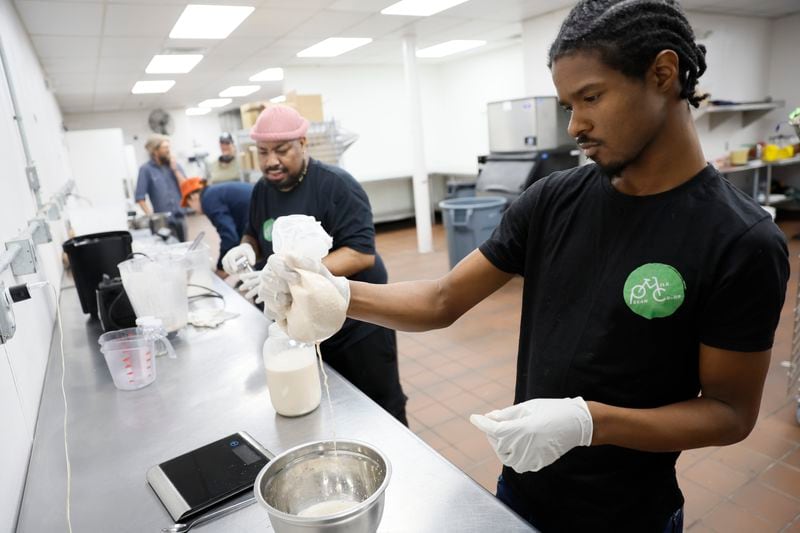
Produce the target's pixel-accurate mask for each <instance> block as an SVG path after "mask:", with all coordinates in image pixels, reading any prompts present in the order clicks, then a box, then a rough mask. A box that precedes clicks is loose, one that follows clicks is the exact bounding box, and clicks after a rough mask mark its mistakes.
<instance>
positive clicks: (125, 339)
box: [97, 317, 176, 359]
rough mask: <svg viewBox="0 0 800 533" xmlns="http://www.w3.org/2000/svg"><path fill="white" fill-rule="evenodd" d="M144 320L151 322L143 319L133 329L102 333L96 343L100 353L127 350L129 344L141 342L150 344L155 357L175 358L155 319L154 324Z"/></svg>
mask: <svg viewBox="0 0 800 533" xmlns="http://www.w3.org/2000/svg"><path fill="white" fill-rule="evenodd" d="M144 320H151V321H152V320H153V319H152V318H150V317H147V318H145V319H141V318H140V319H138V320H137V322H139V321H143V322H142V325H140V326H137V327H135V328H125V329H120V330H117V331H109V332H108V333H103V334H102V335H100V338H98V339H97V342H98V343H100V351H104V350H105V351H108V350H120V349H124V348H128V347H129V346H130V345H131V343H141V342H143V341H145V342H150V344H151V346H150V348H151V349H154V350H155V354H156V355H162V354H163V353H166V354H167V355H168V356H169V357H170V358H171V359H174V358H175V357H176V355H175V350H174V348H173V347H172V344H171V343H170V342H169V340H168V339H167V336H166V332H165V331H164V329H163V328H162V327H161V322H160V320H158V319H155V320H156V321H157V322H156V323H155V324H153V323H148V322H144Z"/></svg>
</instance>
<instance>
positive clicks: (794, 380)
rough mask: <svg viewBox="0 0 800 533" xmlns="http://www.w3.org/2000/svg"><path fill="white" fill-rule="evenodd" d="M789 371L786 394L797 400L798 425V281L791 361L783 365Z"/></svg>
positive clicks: (799, 345)
mask: <svg viewBox="0 0 800 533" xmlns="http://www.w3.org/2000/svg"><path fill="white" fill-rule="evenodd" d="M784 366H786V367H787V368H788V369H789V370H788V372H787V374H788V376H789V382H788V383H787V388H786V394H794V395H795V398H796V400H797V411H795V418H796V419H797V423H798V424H800V281H798V287H797V295H796V296H795V301H794V328H793V330H792V353H791V359H790V360H789V361H786V362H785V363H784Z"/></svg>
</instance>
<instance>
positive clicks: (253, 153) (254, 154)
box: [247, 144, 258, 170]
mask: <svg viewBox="0 0 800 533" xmlns="http://www.w3.org/2000/svg"><path fill="white" fill-rule="evenodd" d="M247 152H248V153H249V154H250V170H258V148H257V147H256V145H254V144H251V145H250V146H248V147H247Z"/></svg>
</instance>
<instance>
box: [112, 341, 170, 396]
mask: <svg viewBox="0 0 800 533" xmlns="http://www.w3.org/2000/svg"><path fill="white" fill-rule="evenodd" d="M113 344H114V343H111V344H107V345H106V346H113ZM123 344H124V345H125V346H124V347H123V346H120V347H119V348H120V349H116V348H115V347H112V348H108V349H105V347H104V348H102V349H101V350H100V351H101V352H103V357H104V358H105V360H106V364H107V365H108V371H109V372H110V373H111V379H112V380H113V381H114V385H115V386H116V387H117V388H118V389H120V390H137V389H141V388H142V387H146V386H148V385H150V384H151V383H152V382H154V381H155V380H156V357H155V351H154V349H153V342H152V341H149V340H146V339H144V338H140V339H139V340H138V341H126V342H124V343H123Z"/></svg>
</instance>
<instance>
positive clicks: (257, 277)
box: [239, 270, 264, 300]
mask: <svg viewBox="0 0 800 533" xmlns="http://www.w3.org/2000/svg"><path fill="white" fill-rule="evenodd" d="M262 272H264V271H263V270H252V271H247V272H242V273H240V274H239V280H241V282H242V283H241V284H240V285H239V292H242V293H244V297H245V298H247V299H248V300H252V299H253V298H256V297H257V295H258V286H259V285H260V284H261V273H262Z"/></svg>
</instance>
